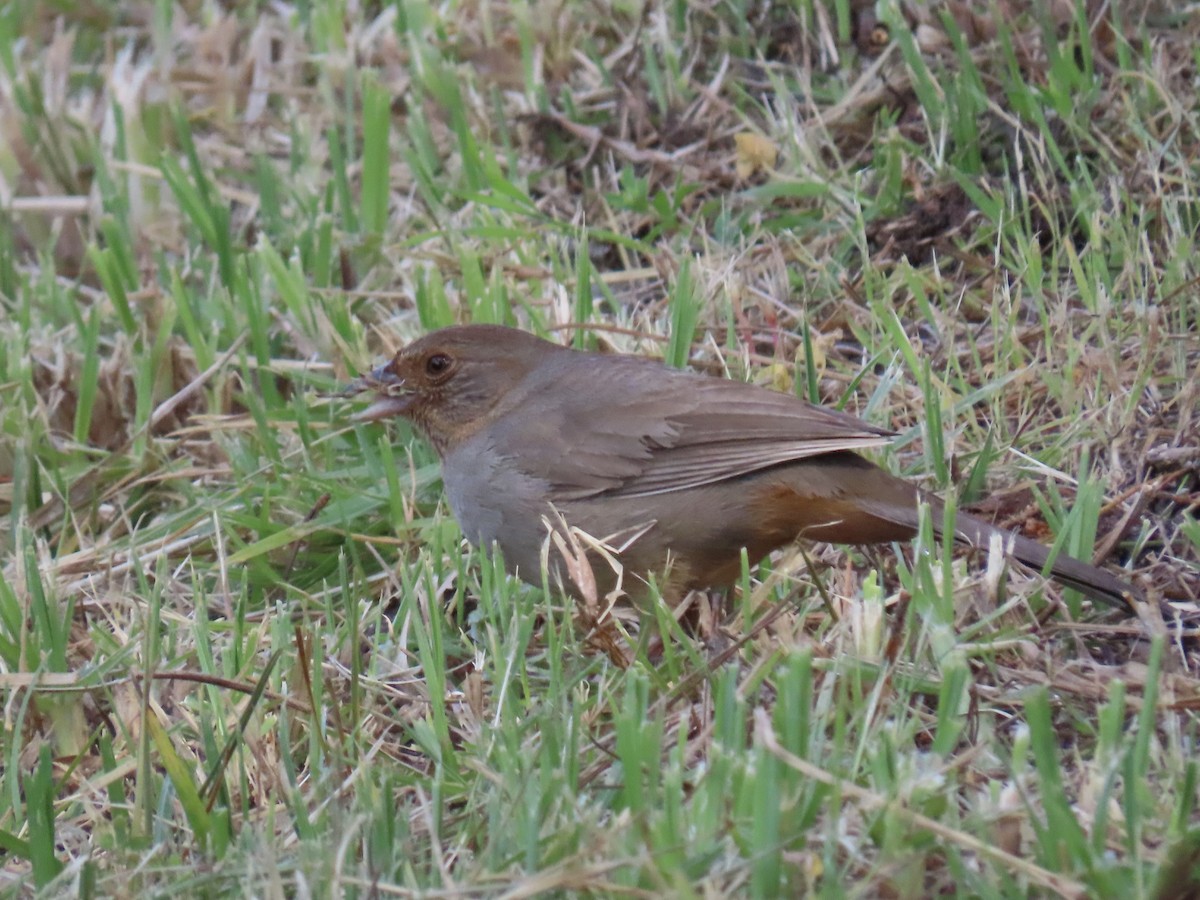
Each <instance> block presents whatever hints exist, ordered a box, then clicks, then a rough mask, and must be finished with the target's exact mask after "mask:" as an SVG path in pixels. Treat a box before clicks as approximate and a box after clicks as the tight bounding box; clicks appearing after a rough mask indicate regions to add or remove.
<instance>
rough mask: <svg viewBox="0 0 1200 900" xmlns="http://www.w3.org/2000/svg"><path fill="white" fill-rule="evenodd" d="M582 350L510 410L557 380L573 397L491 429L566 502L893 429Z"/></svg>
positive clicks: (534, 400)
mask: <svg viewBox="0 0 1200 900" xmlns="http://www.w3.org/2000/svg"><path fill="white" fill-rule="evenodd" d="M580 359H581V358H580V357H573V358H572V359H571V361H570V362H571V364H570V365H565V366H563V367H561V369H554V368H552V367H548V368H547V369H543V370H541V371H540V372H539V373H537V374H536V375H535V376H533V377H531V378H530V379H529V381H528V382H527V383H526V384H525V385H524V386H523V389H522V390H521V391H519V392H514V395H516V396H514V397H513V401H514V402H513V404H512V409H514V410H515V409H516V408H521V409H523V410H528V409H530V408H533V409H537V408H539V406H540V404H538V398H539V395H541V394H542V393H543V392H544V391H546V390H547V389H548V388H550V387H551V386H552V385H553V386H554V392H555V394H556V395H558V396H559V397H566V398H568V399H567V400H566V401H565V402H556V403H555V404H554V405H553V406H551V407H549V408H547V409H546V410H545V411H544V412H543V414H542V415H541V416H539V417H537V420H536V422H535V423H534V424H532V425H531V424H530V417H529V416H527V415H522V416H509V415H504V414H501V415H500V416H499V417H498V418H497V419H496V420H495V422H494V423H493V427H492V429H491V433H492V435H493V436H494V439H495V446H496V449H497V450H499V451H500V452H506V451H508V455H511V456H512V458H513V459H514V460H516V461H517V462H518V464H522V465H524V466H526V467H527V468H528V469H529V471H530V472H537V473H538V474H539V475H540V476H541V477H543V478H546V479H547V480H548V481H549V482H550V483H551V485H553V487H554V489H555V493H556V494H557V496H558V498H559V499H560V500H574V499H581V498H584V497H590V496H597V495H600V494H604V495H606V496H626V497H635V496H647V495H651V494H663V493H669V492H671V491H682V490H688V489H690V488H696V487H700V486H702V485H705V484H712V483H714V482H719V481H725V480H728V479H730V478H737V477H739V476H742V475H747V474H749V473H751V472H757V471H761V470H762V469H766V468H770V467H772V466H777V465H782V464H784V463H789V462H794V461H796V460H800V459H805V458H808V457H812V456H819V455H822V454H826V453H835V452H838V451H845V450H851V451H854V450H862V449H866V448H869V447H878V446H881V445H884V444H887V443H888V442H889V441H890V440H891V437H892V432H890V431H887V430H885V429H882V428H877V427H875V426H874V425H870V424H868V423H866V422H863V421H862V420H860V419H857V418H855V417H854V416H851V415H849V414H847V413H842V412H838V411H836V410H830V409H826V408H824V407H819V406H814V405H812V404H810V403H807V402H805V401H803V400H801V399H799V398H797V397H793V396H791V395H788V394H783V393H779V392H777V391H771V390H768V389H767V388H763V387H759V386H757V385H752V384H746V383H743V382H738V381H730V380H727V379H721V378H712V377H709V376H706V375H698V374H695V373H691V372H682V371H679V370H676V369H670V368H667V367H665V366H663V365H662V364H661V363H657V362H655V361H652V360H646V359H640V358H637V357H587V359H588V361H589V363H590V365H583V366H581V365H579V361H580ZM622 398H624V402H620V401H621V400H622ZM601 406H602V407H603V409H604V412H603V414H598V413H597V412H596V410H597V408H598V407H601ZM518 429H519V431H518ZM518 447H519V452H516V448H518Z"/></svg>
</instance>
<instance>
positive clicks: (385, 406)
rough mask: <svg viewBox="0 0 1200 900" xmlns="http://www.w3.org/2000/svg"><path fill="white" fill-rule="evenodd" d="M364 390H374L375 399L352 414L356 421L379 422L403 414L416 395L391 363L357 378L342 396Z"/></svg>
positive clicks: (410, 406)
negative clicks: (394, 370)
mask: <svg viewBox="0 0 1200 900" xmlns="http://www.w3.org/2000/svg"><path fill="white" fill-rule="evenodd" d="M363 391H374V392H375V395H376V396H375V400H374V401H373V402H372V403H371V405H370V406H368V407H367V408H366V409H363V410H359V411H358V412H357V413H355V414H354V415H353V416H352V418H353V420H354V421H355V422H377V421H379V420H380V419H390V418H392V417H393V416H402V415H404V414H406V413H407V412H408V411H409V409H411V408H412V404H413V399H414V398H415V396H416V395H415V394H414V393H413V391H412V390H411V389H409V388H407V387H406V386H405V384H404V379H403V378H400V377H399V376H397V375H396V374H395V373H394V372H393V371H392V370H391V364H390V363H389V364H387V365H383V366H380V367H379V368H377V369H374V370H372V371H371V372H369V373H368V374H366V375H363V376H362V377H361V378H356V379H355V380H354V381H352V382H350V384H348V385H347V386H346V388H345V390H343V391H342V392H341V393H342V396H344V397H348V396H351V395H353V394H361V393H362V392H363Z"/></svg>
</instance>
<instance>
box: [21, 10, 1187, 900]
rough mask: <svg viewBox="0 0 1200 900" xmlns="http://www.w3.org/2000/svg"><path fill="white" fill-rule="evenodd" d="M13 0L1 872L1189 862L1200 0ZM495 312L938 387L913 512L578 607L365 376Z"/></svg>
mask: <svg viewBox="0 0 1200 900" xmlns="http://www.w3.org/2000/svg"><path fill="white" fill-rule="evenodd" d="M983 8H984V7H983V5H981V4H967V3H959V2H942V3H938V2H930V3H928V4H918V3H915V2H914V3H895V2H881V3H877V4H865V3H862V2H858V0H824V2H822V0H798V2H796V3H792V4H765V3H754V2H750V3H745V2H734V0H730V2H723V3H701V2H698V0H679V2H659V3H656V2H647V3H645V4H641V5H638V4H631V3H627V2H624V0H595V2H593V3H590V4H583V3H577V2H563V3H559V4H553V3H548V2H542V0H530V2H526V3H515V4H506V3H492V2H490V0H482V2H479V0H462V2H458V3H452V4H445V5H440V6H435V5H430V4H428V3H426V2H424V0H410V2H405V3H401V4H398V5H386V6H378V5H374V4H371V5H365V6H364V5H362V4H360V3H338V2H334V0H317V2H315V3H308V4H299V5H296V6H289V5H286V4H271V5H266V4H264V5H259V6H249V5H247V6H241V5H237V4H216V3H207V2H189V3H184V4H180V5H172V4H149V3H137V2H134V3H116V2H112V0H93V2H89V3H82V4H49V3H37V2H33V0H14V2H9V3H7V4H5V5H3V6H0V136H2V138H3V139H2V140H0V692H2V693H0V696H2V698H3V710H4V718H3V724H2V728H3V732H2V733H3V741H2V744H0V749H2V752H3V755H4V756H3V765H2V766H0V852H2V854H3V855H2V856H0V890H3V891H4V892H5V894H6V895H8V894H11V895H13V896H32V895H34V894H35V893H37V892H39V891H40V892H42V893H44V894H45V895H58V894H62V893H67V892H77V893H87V894H89V895H110V894H111V895H119V896H130V895H134V894H137V893H147V894H152V895H161V894H164V893H167V892H175V893H182V894H185V895H192V894H202V895H217V894H227V893H231V892H237V891H241V892H245V893H253V894H256V895H259V896H303V895H306V894H315V895H317V896H325V895H335V894H342V893H355V894H363V895H392V894H396V895H403V896H408V895H423V896H429V895H436V896H445V897H457V896H482V895H489V896H490V895H502V896H507V897H518V896H532V895H538V894H549V895H576V894H579V895H597V896H609V895H634V896H648V895H662V894H664V893H665V894H667V895H670V896H675V895H680V896H684V895H689V894H690V895H703V896H720V895H738V896H740V895H751V896H763V897H770V896H779V895H789V896H790V895H799V894H801V893H809V892H811V893H821V894H827V895H831V896H840V895H843V894H851V895H861V896H868V897H877V896H906V897H922V896H929V895H933V894H961V895H967V896H974V895H979V896H1029V895H1051V894H1063V895H1068V896H1081V897H1082V896H1121V897H1134V896H1155V897H1164V898H1165V897H1179V896H1189V895H1192V894H1190V893H1189V892H1195V891H1196V890H1197V889H1198V888H1197V885H1198V884H1200V878H1198V877H1197V876H1196V875H1195V874H1194V872H1193V869H1194V865H1193V862H1194V860H1195V859H1196V857H1197V854H1198V853H1200V830H1198V828H1197V826H1198V825H1200V822H1198V817H1197V814H1196V812H1195V810H1196V805H1197V800H1198V799H1200V797H1198V794H1197V765H1196V762H1195V760H1196V756H1197V753H1196V741H1197V720H1196V709H1197V708H1198V707H1200V681H1198V680H1197V663H1198V661H1197V655H1196V645H1195V644H1193V643H1192V642H1193V641H1194V640H1195V633H1196V632H1195V625H1194V618H1195V616H1194V614H1195V613H1196V606H1195V604H1196V601H1197V598H1198V596H1200V522H1198V521H1197V514H1196V510H1197V507H1198V505H1200V492H1198V491H1200V489H1198V487H1197V479H1198V472H1200V440H1198V438H1197V434H1198V433H1200V379H1198V378H1197V375H1196V373H1197V371H1200V334H1198V332H1200V271H1198V268H1197V262H1196V253H1195V246H1196V229H1197V224H1198V219H1200V204H1198V201H1197V199H1196V198H1197V196H1200V169H1198V165H1197V157H1198V151H1200V114H1198V110H1200V102H1198V98H1197V84H1198V83H1200V55H1198V52H1197V50H1196V47H1197V46H1200V42H1198V40H1197V38H1198V36H1200V14H1198V13H1197V12H1196V10H1195V9H1193V8H1191V7H1184V6H1182V5H1177V4H1173V3H1161V4H1159V3H1148V2H1134V3H1127V4H1106V3H1100V2H1091V0H1086V2H1085V0H1080V2H1078V3H1069V2H1053V3H1048V4H1044V3H1024V2H1017V0H998V2H996V3H993V4H990V5H988V6H987V7H986V9H987V11H986V12H979V11H978V10H980V9H983ZM460 321H473V322H501V323H506V324H511V325H518V326H520V327H523V328H527V329H530V330H534V331H536V332H538V333H541V334H543V335H545V336H548V337H550V338H552V339H555V340H560V341H571V342H574V343H576V344H577V345H579V346H583V347H590V348H593V349H598V350H605V351H621V352H636V353H644V354H651V355H658V356H663V357H664V358H665V359H667V360H668V361H669V362H670V363H672V364H674V365H690V366H692V367H694V368H696V369H699V370H702V371H708V372H710V373H712V374H716V375H721V376H725V377H732V378H744V379H751V380H755V381H758V382H760V383H763V384H767V385H770V386H772V387H775V388H777V389H780V390H786V391H796V392H798V393H799V394H801V395H803V396H807V397H809V398H811V399H814V400H817V401H820V402H823V403H826V404H829V405H832V406H837V407H840V408H843V409H846V410H849V411H851V412H854V413H856V414H858V415H860V416H862V417H863V418H865V419H867V420H868V421H870V422H872V423H874V424H876V425H880V426H884V427H888V428H891V429H894V430H896V431H897V432H898V438H897V440H896V442H895V444H894V445H893V446H892V447H891V448H890V449H889V450H888V451H887V452H884V453H881V454H879V455H878V456H877V457H876V460H877V461H878V462H879V463H880V464H881V465H884V466H886V467H888V468H889V469H891V470H892V471H894V472H896V473H897V474H902V475H904V476H906V477H909V478H912V479H913V480H914V481H916V482H919V483H921V484H923V485H924V486H925V487H927V488H929V489H930V490H933V491H937V492H939V493H941V494H943V495H947V496H949V497H950V498H951V499H952V500H953V501H954V502H955V503H956V504H957V505H959V506H962V507H964V508H970V509H972V510H973V511H976V512H978V513H980V514H983V515H986V516H988V517H990V518H993V519H995V520H996V521H999V522H1000V523H1002V524H1003V525H1004V526H1005V527H1008V528H1010V529H1013V530H1017V531H1020V532H1022V533H1024V534H1026V535H1027V536H1030V537H1033V538H1036V539H1038V540H1041V541H1044V542H1046V543H1052V542H1058V543H1059V545H1060V546H1061V547H1062V548H1063V549H1064V550H1065V551H1067V552H1070V553H1072V554H1073V555H1076V556H1080V557H1082V558H1085V559H1090V560H1093V561H1095V562H1097V563H1098V564H1100V565H1104V566H1106V567H1108V568H1109V569H1110V570H1112V571H1114V572H1118V573H1119V574H1122V575H1123V576H1124V577H1128V578H1131V579H1133V580H1134V581H1135V582H1136V583H1137V584H1138V585H1139V586H1140V587H1141V588H1142V589H1143V590H1144V591H1145V593H1146V595H1147V598H1148V601H1147V602H1146V603H1145V604H1141V605H1139V607H1138V608H1137V609H1131V610H1128V611H1118V610H1112V609H1108V608H1105V607H1096V606H1094V605H1093V604H1091V603H1089V602H1086V601H1084V600H1083V599H1082V598H1080V597H1078V596H1076V595H1073V594H1072V593H1070V592H1063V591H1062V590H1061V589H1060V588H1059V587H1058V586H1056V585H1054V584H1053V583H1050V582H1046V581H1045V580H1044V579H1042V578H1041V577H1040V576H1039V575H1038V574H1037V573H1032V572H1028V571H1025V570H1020V569H1019V568H1017V567H1011V568H1006V567H1005V566H1004V563H1003V560H1002V559H1000V558H998V557H995V558H989V557H988V555H987V554H974V555H969V554H964V553H962V552H961V551H957V550H955V549H953V548H946V547H942V546H940V545H938V544H937V543H936V542H934V541H932V540H930V539H929V538H928V537H925V536H923V537H922V538H919V539H918V540H917V541H915V542H912V543H911V544H907V545H903V546H897V547H894V548H883V549H876V550H873V551H870V552H865V551H860V550H856V549H848V548H845V547H831V546H824V545H798V546H797V547H796V548H794V549H793V550H790V551H788V552H785V553H782V554H779V555H777V557H776V558H774V559H773V560H772V562H771V564H770V565H767V566H764V567H762V568H761V569H760V570H756V571H753V572H747V573H746V574H745V577H744V578H743V583H742V585H741V587H740V588H739V589H738V590H736V591H734V592H733V593H732V594H731V595H730V596H729V597H728V598H724V599H722V598H718V597H713V596H707V595H694V596H693V597H692V598H691V599H690V601H689V603H688V604H687V605H686V608H685V609H683V610H681V611H679V613H678V621H677V620H676V618H675V617H672V616H671V615H670V614H669V613H667V612H666V611H665V610H663V609H661V608H659V609H654V610H649V611H647V610H641V611H640V612H639V611H637V610H634V609H632V608H630V607H628V606H627V605H625V604H621V603H619V602H618V603H617V604H616V605H615V606H614V607H612V608H611V609H610V608H609V607H608V605H607V603H602V602H599V600H598V601H597V602H595V603H580V604H573V603H571V602H568V601H564V600H563V599H562V598H561V597H560V596H558V595H557V594H556V593H555V592H554V591H545V590H540V589H536V588H531V587H527V586H524V585H522V584H520V583H518V582H515V581H513V580H511V579H509V578H507V577H506V576H505V575H504V574H503V572H502V571H501V570H500V569H499V568H498V566H497V564H496V563H495V562H494V561H490V560H488V559H486V558H485V557H483V556H482V555H481V554H479V553H477V552H476V551H475V550H473V549H471V548H469V547H468V546H466V545H465V544H464V543H463V542H462V540H461V534H460V532H459V531H458V528H457V526H456V524H455V523H454V521H453V518H452V517H451V516H450V515H449V512H448V510H447V508H446V506H445V504H444V502H443V500H442V498H441V488H440V481H439V474H438V467H437V463H436V457H435V456H434V454H433V452H432V451H431V450H430V449H429V448H428V447H427V446H425V445H424V444H423V443H422V442H421V441H420V440H419V439H418V438H417V437H416V436H415V435H414V434H413V433H412V432H411V430H409V429H408V428H407V427H406V426H404V425H403V424H390V423H388V424H371V425H366V424H361V423H358V424H356V423H354V422H353V420H352V418H351V416H352V414H353V412H354V411H355V409H356V408H357V406H356V404H355V401H354V400H352V399H348V398H346V397H344V396H341V395H340V394H339V389H340V388H341V387H343V386H344V385H346V384H347V383H348V382H349V381H350V380H351V379H353V378H354V377H355V376H356V375H358V374H359V373H361V372H363V371H365V370H367V369H369V368H370V367H371V366H372V365H374V364H377V363H378V362H379V361H380V360H382V359H384V358H385V357H386V356H387V355H388V354H389V353H391V352H392V351H394V350H395V349H396V348H397V347H399V346H401V345H403V344H404V343H405V342H406V341H408V340H410V339H411V338H413V337H415V336H416V335H419V334H422V333H424V332H426V331H428V330H430V329H432V328H436V327H439V326H442V325H446V324H450V323H452V322H460Z"/></svg>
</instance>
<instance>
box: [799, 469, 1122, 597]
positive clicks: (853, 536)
mask: <svg viewBox="0 0 1200 900" xmlns="http://www.w3.org/2000/svg"><path fill="white" fill-rule="evenodd" d="M815 462H817V461H812V462H810V465H809V468H808V469H805V470H801V469H800V467H797V468H796V470H795V471H803V472H804V478H805V480H804V481H803V482H793V483H794V484H795V485H796V490H797V493H799V494H801V495H804V496H806V498H807V502H808V504H809V509H810V511H811V512H810V515H811V516H812V518H810V519H809V523H808V527H807V528H805V529H804V530H803V533H804V534H805V536H807V537H811V538H815V539H817V540H831V541H836V542H844V543H863V542H875V541H891V540H904V539H906V538H910V537H912V536H913V535H915V534H916V531H917V527H918V525H919V524H920V520H919V516H918V501H919V500H925V501H926V502H927V503H928V504H929V505H930V506H931V507H932V510H933V515H932V522H933V530H934V533H935V534H937V536H938V537H939V538H944V537H945V535H944V534H943V532H944V528H943V523H944V522H945V517H944V515H943V511H944V509H945V505H944V504H943V503H942V501H941V500H939V499H938V498H937V497H934V496H931V495H929V494H924V493H921V492H919V491H918V490H917V489H916V488H915V487H914V486H913V485H911V484H909V483H908V482H906V481H903V480H902V479H899V478H896V477H895V476H893V475H891V474H889V473H888V472H885V471H884V470H883V469H881V468H879V467H878V466H875V465H874V464H873V463H871V462H869V461H867V460H865V459H863V458H862V457H860V456H857V455H855V454H851V453H840V454H830V455H829V456H828V457H822V458H821V459H820V461H819V464H817V465H813V464H812V463H815ZM811 473H818V476H819V477H813V475H812V474H811ZM849 486H853V487H852V488H850V487H849ZM814 522H816V523H822V522H823V523H825V524H816V525H814V524H812V523H814ZM992 535H999V536H1000V539H1001V541H1002V543H1003V546H1004V549H1005V552H1006V553H1007V554H1008V555H1009V556H1011V557H1013V558H1014V559H1017V560H1020V561H1021V562H1023V563H1025V565H1027V566H1030V567H1032V568H1034V569H1037V570H1038V571H1039V572H1040V571H1045V570H1046V563H1047V561H1048V560H1049V559H1050V548H1048V547H1046V546H1043V545H1042V544H1039V543H1037V542H1036V541H1031V540H1029V539H1028V538H1023V537H1021V536H1020V535H1018V534H1013V533H1012V532H1009V531H1006V530H1004V529H1003V528H997V527H996V526H995V525H992V524H990V523H988V522H985V521H983V520H982V519H978V518H976V517H975V516H972V515H970V514H968V513H964V512H959V513H957V514H956V516H955V520H954V535H953V537H954V539H955V540H956V541H957V542H959V543H961V544H966V545H968V546H972V547H979V548H982V549H987V547H988V545H989V543H990V542H991V539H992ZM1049 571H1050V574H1051V575H1052V576H1053V577H1054V578H1055V579H1057V580H1058V581H1060V582H1062V583H1063V584H1065V585H1067V586H1068V587H1073V588H1075V589H1076V590H1078V591H1080V592H1082V593H1084V594H1086V595H1087V596H1089V597H1091V598H1092V599H1094V600H1099V601H1101V602H1103V603H1107V604H1109V605H1110V606H1115V607H1117V608H1119V609H1124V610H1129V609H1130V606H1131V600H1133V599H1137V600H1141V599H1143V597H1142V593H1141V591H1139V590H1138V589H1137V588H1136V587H1134V586H1133V585H1132V584H1130V583H1128V582H1126V581H1122V580H1121V579H1120V578H1117V577H1116V576H1114V575H1110V574H1109V573H1108V572H1106V571H1104V570H1103V569H1101V568H1098V567H1097V566H1094V565H1092V564H1091V563H1086V562H1083V561H1081V560H1078V559H1075V558H1074V557H1072V556H1068V555H1067V554H1065V553H1059V554H1058V555H1057V556H1056V557H1055V558H1054V562H1053V563H1051V564H1050V570H1049Z"/></svg>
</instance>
